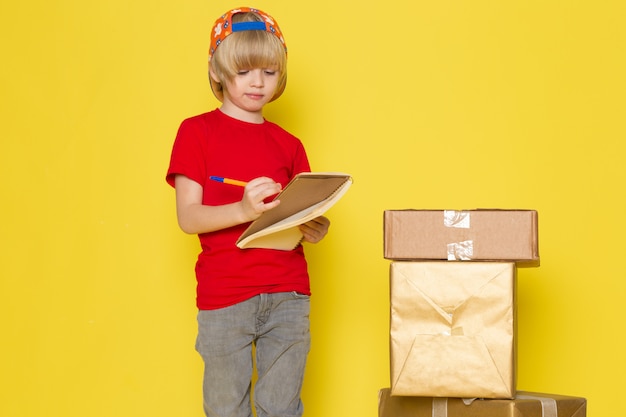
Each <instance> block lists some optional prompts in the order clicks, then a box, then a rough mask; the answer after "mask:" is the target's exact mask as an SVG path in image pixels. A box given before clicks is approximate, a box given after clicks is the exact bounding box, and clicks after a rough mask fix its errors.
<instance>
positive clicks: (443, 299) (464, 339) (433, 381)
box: [390, 261, 517, 398]
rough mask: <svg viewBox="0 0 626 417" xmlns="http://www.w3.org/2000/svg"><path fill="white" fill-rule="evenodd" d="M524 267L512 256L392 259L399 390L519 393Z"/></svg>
mask: <svg viewBox="0 0 626 417" xmlns="http://www.w3.org/2000/svg"><path fill="white" fill-rule="evenodd" d="M516 271H517V270H516V268H515V264H514V263H512V262H448V261H434V262H426V261H422V262H400V261H395V262H392V263H391V267H390V286H391V291H390V293H391V294H390V296H391V322H390V354H391V390H392V394H393V395H415V396H426V397H461V398H474V397H478V398H513V397H514V396H515V385H516V374H515V370H516V369H515V367H516V353H517V352H516V349H515V342H516V339H515V332H516V329H515V323H516V315H515V278H516Z"/></svg>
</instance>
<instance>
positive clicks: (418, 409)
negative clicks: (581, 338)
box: [378, 388, 587, 417]
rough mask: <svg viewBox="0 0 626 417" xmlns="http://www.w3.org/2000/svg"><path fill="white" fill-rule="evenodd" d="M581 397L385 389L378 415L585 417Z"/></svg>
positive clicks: (382, 391) (585, 411)
mask: <svg viewBox="0 0 626 417" xmlns="http://www.w3.org/2000/svg"><path fill="white" fill-rule="evenodd" d="M586 415H587V400H586V399H585V398H581V397H569V396H565V395H553V394H540V393H534V392H526V391H518V393H517V396H516V397H515V399H512V400H473V401H469V400H462V399H460V398H432V397H397V396H391V390H390V389H389V388H385V389H382V390H380V391H379V393H378V417H518V416H524V417H585V416H586Z"/></svg>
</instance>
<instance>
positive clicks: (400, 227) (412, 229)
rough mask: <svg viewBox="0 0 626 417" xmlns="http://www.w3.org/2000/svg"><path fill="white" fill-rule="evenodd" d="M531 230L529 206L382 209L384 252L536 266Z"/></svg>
mask: <svg viewBox="0 0 626 417" xmlns="http://www.w3.org/2000/svg"><path fill="white" fill-rule="evenodd" d="M537 230H538V229H537V211H535V210H461V211H458V210H387V211H385V213H384V250H385V254H384V257H385V258H386V259H391V260H424V259H432V260H434V259H439V260H490V261H513V262H516V263H517V265H518V266H539V245H538V237H537Z"/></svg>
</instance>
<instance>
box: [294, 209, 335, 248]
mask: <svg viewBox="0 0 626 417" xmlns="http://www.w3.org/2000/svg"><path fill="white" fill-rule="evenodd" d="M329 227H330V220H328V219H327V218H326V217H324V216H320V217H317V218H315V219H313V220H311V221H309V222H306V223H304V224H301V225H300V231H301V232H302V234H303V235H304V241H305V242H309V243H317V242H319V241H320V240H322V239H323V238H324V236H326V234H327V233H328V228H329Z"/></svg>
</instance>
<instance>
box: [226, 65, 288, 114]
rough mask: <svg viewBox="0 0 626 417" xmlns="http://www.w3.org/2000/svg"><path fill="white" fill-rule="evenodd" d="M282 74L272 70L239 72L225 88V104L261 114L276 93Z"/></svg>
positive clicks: (257, 69) (259, 69) (258, 69)
mask: <svg viewBox="0 0 626 417" xmlns="http://www.w3.org/2000/svg"><path fill="white" fill-rule="evenodd" d="M279 79H280V73H279V72H278V71H275V70H274V69H272V68H264V69H261V68H256V69H251V70H242V71H239V72H238V73H237V74H236V75H235V77H234V78H233V80H232V81H230V82H227V83H226V85H225V88H224V104H225V105H233V106H235V107H237V108H238V109H240V110H243V111H245V112H250V113H258V112H261V111H262V109H263V106H265V105H266V104H267V103H268V102H269V101H270V100H271V99H272V98H273V97H274V94H275V93H276V88H277V87H278V82H279Z"/></svg>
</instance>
